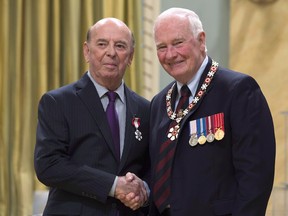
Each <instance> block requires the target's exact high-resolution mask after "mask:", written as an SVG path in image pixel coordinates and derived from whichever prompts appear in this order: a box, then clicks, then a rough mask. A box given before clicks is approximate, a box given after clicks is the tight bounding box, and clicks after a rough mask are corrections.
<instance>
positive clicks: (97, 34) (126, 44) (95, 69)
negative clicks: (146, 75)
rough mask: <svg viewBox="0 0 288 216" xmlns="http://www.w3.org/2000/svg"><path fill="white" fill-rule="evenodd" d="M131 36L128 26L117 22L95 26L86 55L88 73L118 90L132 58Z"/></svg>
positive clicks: (86, 46)
mask: <svg viewBox="0 0 288 216" xmlns="http://www.w3.org/2000/svg"><path fill="white" fill-rule="evenodd" d="M133 51H134V49H133V44H132V36H131V33H130V31H129V29H128V27H127V26H125V25H124V24H123V23H121V22H117V21H115V20H105V21H102V22H98V23H96V24H95V25H94V26H93V27H92V28H91V31H90V39H89V41H86V42H85V43H84V47H83V52H84V57H85V59H86V61H87V62H88V63H89V71H90V73H91V75H92V76H93V78H94V79H95V80H96V82H98V83H99V84H100V85H102V86H104V87H106V88H108V89H110V90H115V89H116V88H118V87H119V85H120V84H121V81H122V78H123V76H124V73H125V70H126V67H127V65H130V64H131V61H132V58H133Z"/></svg>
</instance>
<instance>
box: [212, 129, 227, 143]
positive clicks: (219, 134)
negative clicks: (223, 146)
mask: <svg viewBox="0 0 288 216" xmlns="http://www.w3.org/2000/svg"><path fill="white" fill-rule="evenodd" d="M224 135H225V133H224V131H223V130H222V129H221V128H219V129H217V131H216V132H215V135H214V137H215V139H216V140H222V139H223V137H224Z"/></svg>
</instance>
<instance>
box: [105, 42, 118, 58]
mask: <svg viewBox="0 0 288 216" xmlns="http://www.w3.org/2000/svg"><path fill="white" fill-rule="evenodd" d="M106 54H107V55H108V56H111V57H113V56H115V54H116V50H115V47H114V45H113V44H109V45H108V46H107V50H106Z"/></svg>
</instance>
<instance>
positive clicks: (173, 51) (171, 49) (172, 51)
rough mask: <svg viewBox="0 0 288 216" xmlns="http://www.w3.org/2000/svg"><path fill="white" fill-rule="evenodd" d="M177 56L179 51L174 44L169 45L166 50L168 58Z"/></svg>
mask: <svg viewBox="0 0 288 216" xmlns="http://www.w3.org/2000/svg"><path fill="white" fill-rule="evenodd" d="M176 56H177V51H176V48H175V47H174V46H168V47H167V52H166V58H168V59H173V58H175V57H176Z"/></svg>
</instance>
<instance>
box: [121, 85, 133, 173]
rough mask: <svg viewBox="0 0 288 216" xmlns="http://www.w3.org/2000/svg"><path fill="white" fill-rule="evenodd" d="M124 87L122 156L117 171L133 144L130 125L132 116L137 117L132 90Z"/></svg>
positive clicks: (131, 126)
mask: <svg viewBox="0 0 288 216" xmlns="http://www.w3.org/2000/svg"><path fill="white" fill-rule="evenodd" d="M124 88H125V98H126V122H125V137H124V149H123V152H122V157H121V161H120V166H119V171H120V170H121V169H122V168H123V167H124V165H125V163H126V161H127V158H128V155H129V152H130V150H131V146H132V145H134V144H135V142H136V141H138V140H136V138H135V135H134V132H135V128H134V126H133V125H132V119H133V117H137V116H136V113H137V112H138V104H137V102H136V101H135V98H134V96H133V92H132V91H131V90H130V89H128V88H127V86H126V85H124Z"/></svg>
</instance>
